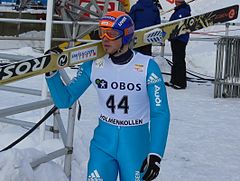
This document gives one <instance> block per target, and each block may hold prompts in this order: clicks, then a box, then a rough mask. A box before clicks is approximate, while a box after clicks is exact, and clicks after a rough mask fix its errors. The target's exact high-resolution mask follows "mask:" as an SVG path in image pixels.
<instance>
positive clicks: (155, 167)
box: [140, 154, 161, 181]
mask: <svg viewBox="0 0 240 181" xmlns="http://www.w3.org/2000/svg"><path fill="white" fill-rule="evenodd" d="M160 162H161V158H160V157H159V156H158V155H156V154H149V155H148V157H147V158H146V159H145V160H144V161H143V164H142V167H141V170H140V173H143V172H145V174H144V175H143V177H142V179H143V180H146V181H151V180H153V179H155V178H156V177H157V176H158V174H159V172H160Z"/></svg>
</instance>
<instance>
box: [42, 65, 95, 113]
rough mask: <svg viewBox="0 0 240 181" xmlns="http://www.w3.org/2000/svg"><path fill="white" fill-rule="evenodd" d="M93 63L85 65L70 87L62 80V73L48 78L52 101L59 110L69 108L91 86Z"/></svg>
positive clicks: (81, 67) (80, 68) (79, 70)
mask: <svg viewBox="0 0 240 181" xmlns="http://www.w3.org/2000/svg"><path fill="white" fill-rule="evenodd" d="M91 69H92V61H89V62H85V63H83V64H82V65H81V66H80V67H79V69H78V72H77V75H76V76H75V77H74V78H73V79H72V80H71V82H70V83H69V84H68V85H65V84H64V83H63V81H62V80H61V77H60V73H59V72H57V73H55V74H54V75H52V76H49V77H46V81H47V85H48V88H49V90H50V93H51V96H52V99H53V101H54V103H55V105H56V106H57V107H58V108H69V107H71V105H72V104H73V103H74V102H75V101H76V100H77V99H78V98H79V97H80V96H81V95H82V94H83V93H84V92H85V90H86V89H87V88H88V87H89V86H90V84H91V80H90V75H91Z"/></svg>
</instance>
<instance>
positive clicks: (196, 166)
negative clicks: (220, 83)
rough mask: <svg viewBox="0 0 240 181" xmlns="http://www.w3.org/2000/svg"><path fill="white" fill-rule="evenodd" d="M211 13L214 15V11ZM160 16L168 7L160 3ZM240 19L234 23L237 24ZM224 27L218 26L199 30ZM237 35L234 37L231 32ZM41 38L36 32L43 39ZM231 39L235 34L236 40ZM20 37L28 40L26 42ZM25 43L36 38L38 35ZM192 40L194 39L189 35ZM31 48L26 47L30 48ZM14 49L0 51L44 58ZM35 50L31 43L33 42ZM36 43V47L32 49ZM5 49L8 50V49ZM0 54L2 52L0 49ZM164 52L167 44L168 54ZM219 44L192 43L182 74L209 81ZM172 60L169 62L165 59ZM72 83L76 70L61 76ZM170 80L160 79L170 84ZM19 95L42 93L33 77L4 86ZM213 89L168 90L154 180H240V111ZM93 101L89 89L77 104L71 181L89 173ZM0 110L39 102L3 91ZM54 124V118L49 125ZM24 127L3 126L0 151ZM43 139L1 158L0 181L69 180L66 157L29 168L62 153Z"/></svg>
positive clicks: (25, 48)
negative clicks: (165, 130)
mask: <svg viewBox="0 0 240 181" xmlns="http://www.w3.org/2000/svg"><path fill="white" fill-rule="evenodd" d="M238 3H239V0H229V1H223V0H212V1H211V2H210V1H206V0H197V1H196V2H193V3H191V6H192V9H193V14H198V13H202V12H206V11H208V10H212V9H217V8H221V7H224V6H227V5H232V4H238ZM213 6H214V8H213ZM163 7H164V8H165V9H169V8H171V7H170V6H169V4H167V3H165V1H163ZM239 21H240V18H238V20H236V22H239ZM219 28H222V27H220V26H215V27H214V28H213V27H211V28H208V29H207V30H204V31H212V30H216V29H219ZM233 33H235V35H239V31H235V32H233ZM40 34H41V33H40ZM233 35H234V34H233ZM24 36H25V35H24ZM26 36H27V35H26ZM28 36H37V35H36V32H32V33H28ZM194 36H195V35H194ZM28 43H30V42H28ZM28 43H26V42H24V41H23V42H15V44H19V45H20V44H22V47H21V48H20V49H10V48H12V44H11V43H9V44H8V41H1V44H0V45H1V47H3V48H4V49H5V50H2V51H1V52H4V53H7V52H8V53H11V54H16V55H31V56H36V57H37V56H40V55H41V53H40V52H37V51H36V50H35V49H33V48H31V47H32V46H35V45H34V43H32V42H31V44H28ZM35 43H36V42H35ZM37 43H39V42H37ZM8 46H9V49H8V50H7V49H6V48H7V47H8ZM1 47H0V49H1ZM165 51H166V52H167V53H168V52H170V50H169V43H168V42H167V45H166V50H165ZM159 52H160V48H159V47H154V54H155V55H157V56H156V60H157V62H158V63H159V65H160V67H161V70H162V72H169V70H170V67H169V65H168V64H167V63H166V61H165V60H164V59H162V58H161V57H160V56H159ZM215 54H216V45H214V42H209V41H207V42H201V41H193V42H190V43H189V45H188V47H187V58H186V59H187V67H188V69H190V70H193V71H197V72H199V73H202V74H205V75H208V76H212V77H214V73H215ZM166 58H168V59H171V57H166ZM66 71H67V73H68V74H69V76H70V77H72V76H74V75H75V73H76V70H72V69H66ZM169 78H170V77H169V76H168V75H164V79H165V80H166V81H167V80H169ZM9 85H11V86H18V87H23V88H31V89H38V90H41V86H42V77H41V76H37V77H34V78H29V79H26V80H23V81H17V82H15V83H11V84H9ZM213 89H214V85H213V84H212V83H210V82H207V83H194V82H189V83H188V88H187V89H186V90H174V89H171V88H168V87H167V93H168V100H169V106H170V110H171V123H170V129H169V137H168V142H167V147H166V151H165V155H164V159H163V161H162V163H161V172H160V175H159V177H158V178H157V179H156V180H157V181H205V180H210V181H226V180H229V181H230V180H231V181H239V180H240V174H239V168H240V146H239V145H240V133H239V130H240V124H239V117H240V112H239V109H240V104H239V99H237V98H226V99H220V98H217V99H216V98H213ZM96 99H97V95H96V92H95V90H94V89H93V87H90V88H89V90H88V91H87V92H86V93H84V95H83V96H82V97H81V98H80V102H81V105H82V115H81V120H80V121H77V120H76V122H75V130H74V152H73V160H72V172H71V176H72V177H71V180H72V181H84V180H86V166H87V161H88V157H89V152H88V147H89V142H90V139H91V137H92V134H93V130H94V128H95V126H96V125H97V112H98V105H97V104H96V103H95V102H96ZM0 100H1V101H0V109H1V110H2V109H4V108H8V107H12V106H16V105H22V104H26V103H31V102H34V101H39V100H41V98H40V97H39V96H33V95H26V94H19V93H12V92H6V91H2V90H1V94H0ZM67 113H68V111H67V110H61V115H62V117H63V124H64V125H65V126H66V125H67ZM40 117H41V111H39V110H34V111H30V112H26V113H21V114H16V115H12V116H9V117H8V118H12V119H21V120H24V121H29V122H37V121H38V120H39V119H40ZM47 124H48V125H51V124H52V117H51V119H49V120H48V121H47ZM28 129H29V128H27V127H23V126H16V125H10V124H5V123H0V135H1V136H0V149H3V148H5V147H6V146H7V145H9V144H10V143H12V142H13V141H15V140H16V139H17V138H19V137H20V136H21V135H23V134H24V133H25V132H26V131H27V130H28ZM52 137H53V136H52V134H51V133H50V132H46V139H45V140H44V141H40V139H39V130H36V131H34V132H33V133H32V134H31V135H30V136H28V137H27V138H26V139H24V140H23V141H22V142H20V143H19V144H17V145H16V146H15V147H14V148H12V149H10V150H7V151H4V152H1V153H0V181H46V180H51V181H67V180H68V178H67V177H66V176H65V174H64V171H63V170H64V169H63V165H64V156H61V157H59V158H56V159H54V160H52V161H50V162H47V163H44V164H41V165H40V166H39V167H37V168H34V169H32V168H31V165H30V163H31V162H32V161H33V160H36V159H37V158H40V157H42V156H44V155H46V154H48V153H50V152H53V151H55V150H58V149H61V148H63V144H62V141H61V139H53V138H52Z"/></svg>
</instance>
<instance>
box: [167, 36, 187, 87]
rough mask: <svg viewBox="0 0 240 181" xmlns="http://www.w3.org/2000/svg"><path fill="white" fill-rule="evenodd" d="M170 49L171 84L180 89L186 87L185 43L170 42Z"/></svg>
mask: <svg viewBox="0 0 240 181" xmlns="http://www.w3.org/2000/svg"><path fill="white" fill-rule="evenodd" d="M171 48H172V53H173V58H172V61H173V66H172V69H171V81H170V82H171V83H172V84H174V85H177V86H179V87H180V88H186V87H187V80H186V62H185V56H186V43H184V42H181V41H179V40H174V41H172V42H171Z"/></svg>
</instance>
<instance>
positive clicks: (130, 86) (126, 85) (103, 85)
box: [95, 79, 142, 91]
mask: <svg viewBox="0 0 240 181" xmlns="http://www.w3.org/2000/svg"><path fill="white" fill-rule="evenodd" d="M95 83H96V84H97V87H98V88H99V89H107V88H108V87H110V88H111V89H114V90H117V89H118V90H128V91H140V90H142V88H141V84H140V83H137V84H134V83H132V82H111V83H109V82H107V81H106V80H104V79H96V80H95Z"/></svg>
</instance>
